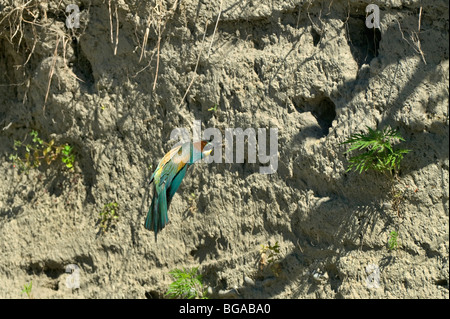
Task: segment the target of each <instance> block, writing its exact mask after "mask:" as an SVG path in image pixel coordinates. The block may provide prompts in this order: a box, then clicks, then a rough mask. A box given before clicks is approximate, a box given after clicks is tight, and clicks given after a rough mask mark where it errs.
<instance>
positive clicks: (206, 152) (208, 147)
mask: <svg viewBox="0 0 450 319" xmlns="http://www.w3.org/2000/svg"><path fill="white" fill-rule="evenodd" d="M213 149H214V147H213V145H212V144H211V143H208V144H206V145H205V147H204V148H203V152H202V153H203V156H204V157H206V156H209V154H211V152H212V150H213Z"/></svg>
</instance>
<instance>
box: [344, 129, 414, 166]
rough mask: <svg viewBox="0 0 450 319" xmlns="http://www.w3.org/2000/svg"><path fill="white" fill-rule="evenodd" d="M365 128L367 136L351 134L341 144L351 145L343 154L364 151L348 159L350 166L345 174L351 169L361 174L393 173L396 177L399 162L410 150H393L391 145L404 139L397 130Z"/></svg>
mask: <svg viewBox="0 0 450 319" xmlns="http://www.w3.org/2000/svg"><path fill="white" fill-rule="evenodd" d="M367 128H368V129H369V132H368V133H367V134H353V135H352V136H351V137H350V138H349V139H348V140H346V141H345V142H343V143H342V144H351V146H350V149H349V150H348V151H347V152H345V153H349V152H352V151H355V150H364V151H365V152H364V153H362V154H359V155H355V156H352V157H351V158H350V159H349V162H350V166H349V167H348V169H347V172H348V171H351V170H352V169H353V170H354V171H359V173H360V174H361V173H362V172H363V171H364V172H365V171H367V170H369V169H372V170H376V171H379V172H383V173H385V172H386V171H388V172H389V173H390V174H392V172H394V174H395V175H396V174H397V173H398V170H399V169H400V162H401V161H402V159H403V157H404V155H405V154H407V153H409V152H410V150H407V149H394V148H393V143H394V142H395V141H404V139H403V138H402V137H401V136H400V135H399V133H398V131H397V130H393V129H391V128H389V127H388V128H386V129H384V130H383V131H380V130H372V129H371V128H370V127H367Z"/></svg>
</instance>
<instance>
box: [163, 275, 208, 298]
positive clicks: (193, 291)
mask: <svg viewBox="0 0 450 319" xmlns="http://www.w3.org/2000/svg"><path fill="white" fill-rule="evenodd" d="M197 271H198V268H196V267H194V268H192V269H189V270H187V269H185V268H183V270H180V269H175V270H172V271H171V272H169V274H171V275H172V276H173V277H174V278H175V281H174V282H173V283H171V284H170V286H169V290H168V291H167V294H166V296H169V298H185V299H196V298H200V299H207V297H206V294H205V290H204V288H203V283H202V276H201V275H197Z"/></svg>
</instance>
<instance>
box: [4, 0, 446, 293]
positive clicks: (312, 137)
mask: <svg viewBox="0 0 450 319" xmlns="http://www.w3.org/2000/svg"><path fill="white" fill-rule="evenodd" d="M374 2H375V4H376V5H377V6H378V7H379V13H380V14H379V18H380V28H379V29H373V28H372V29H370V28H368V27H367V26H366V19H367V16H368V14H370V13H366V11H365V9H366V7H367V6H368V5H369V4H371V2H370V1H331V2H330V1H323V2H321V1H298V0H290V1H268V0H267V1H236V0H223V1H191V0H182V1H175V0H171V1H165V0H152V1H136V0H129V1H128V0H126V1H123V0H122V1H115V0H111V1H108V0H105V1H95V0H92V1H88V0H82V1H65V0H64V1H34V0H31V1H13V2H11V1H4V0H0V75H1V78H0V141H1V143H0V159H1V162H0V175H1V176H2V177H3V181H2V182H1V183H0V251H1V258H0V282H1V283H2V285H1V287H0V297H2V298H17V297H21V296H23V297H26V296H25V295H24V294H21V290H22V288H23V286H24V284H26V283H28V282H30V281H32V283H33V288H32V294H33V296H34V297H35V298H53V297H64V298H121V297H124V298H146V297H147V298H159V297H164V294H165V293H166V292H167V288H168V285H169V284H170V283H171V281H172V280H173V278H172V277H171V276H170V275H169V271H170V270H172V269H174V268H182V267H186V268H190V267H199V270H200V272H201V273H202V274H203V282H204V284H205V286H207V287H209V288H208V291H209V293H210V294H211V297H216V298H217V297H236V298H368V297H379V298H448V293H449V292H448V280H449V274H448V269H449V265H448V258H449V232H448V229H449V224H448V221H449V217H448V211H449V207H448V203H449V190H448V189H449V185H448V182H449V174H448V171H449V170H448V168H449V156H448V155H449V154H448V153H449V149H448V143H449V118H448V96H449V47H448V41H449V36H448V29H449V24H448V14H449V12H448V2H446V1H438V0H435V1H427V2H426V3H423V2H420V1H408V2H407V3H406V4H405V3H402V2H400V1H374ZM11 3H12V4H11ZM70 4H75V5H76V6H77V8H78V10H79V11H73V12H72V13H66V8H67V6H68V5H70ZM69 15H71V16H72V15H76V18H77V19H76V20H79V26H78V27H75V26H73V25H72V28H68V25H67V23H66V17H67V16H69ZM70 21H75V20H70ZM217 21H218V23H217ZM195 120H199V121H201V124H202V130H204V129H206V128H218V129H219V130H220V131H221V132H225V129H226V128H242V129H243V130H246V129H248V128H251V129H255V130H257V129H258V128H266V129H269V128H276V129H278V136H277V146H278V165H277V170H276V172H275V173H273V174H261V173H260V167H261V166H264V165H265V164H263V163H261V162H260V161H259V160H258V161H257V163H251V162H250V161H249V160H248V159H247V158H246V159H245V162H244V163H225V162H222V163H211V164H207V163H199V164H196V165H193V166H192V167H191V168H190V170H189V172H188V174H187V176H186V178H185V179H184V181H183V183H182V185H181V187H180V189H179V191H178V193H177V194H176V195H175V197H174V199H173V201H172V204H171V207H170V210H169V218H170V224H169V225H168V226H167V227H166V228H165V229H164V230H163V231H162V232H161V233H160V234H159V236H158V242H155V240H154V234H153V232H150V231H147V230H146V229H144V226H143V224H144V219H145V215H146V212H147V210H148V207H149V204H150V200H151V196H150V195H151V193H150V191H149V190H150V186H149V185H148V181H149V177H150V175H151V173H152V169H154V168H155V167H156V165H157V163H158V161H159V159H160V158H162V156H163V155H164V154H165V153H166V152H167V151H168V150H170V148H171V147H172V146H173V145H174V142H175V141H170V134H171V132H172V130H174V129H175V128H181V127H186V128H188V129H189V130H191V126H192V125H193V123H194V121H195ZM367 126H369V127H371V128H373V129H375V128H378V129H382V128H384V127H388V126H390V127H392V128H396V129H398V130H399V133H400V134H401V135H402V136H403V138H404V139H405V141H404V142H402V145H403V146H404V147H405V148H408V149H410V150H411V152H410V153H409V154H407V155H406V156H405V158H404V160H403V161H402V165H401V170H400V172H399V175H398V177H397V178H395V179H392V178H390V177H389V176H386V175H384V174H382V173H379V172H373V171H367V172H365V173H362V174H358V173H355V172H346V170H347V167H348V157H349V156H348V155H346V154H345V151H346V150H347V149H348V146H347V145H342V144H341V143H342V142H344V141H345V140H346V139H348V138H349V137H350V135H351V134H354V133H359V132H364V131H366V127H367ZM32 130H34V131H36V132H38V134H39V137H40V138H41V139H42V140H44V141H50V140H52V139H53V140H54V141H55V145H56V144H57V145H63V144H66V143H67V144H68V145H71V146H72V147H73V152H74V154H75V165H74V166H75V167H74V169H72V170H68V169H67V168H66V167H65V166H64V165H62V164H61V163H58V162H57V161H55V162H52V163H51V164H49V165H46V164H43V165H42V166H41V167H39V168H32V169H30V171H29V172H28V173H22V174H19V170H18V167H13V163H12V161H11V160H10V159H9V157H10V155H11V154H15V153H17V152H16V151H15V150H14V141H16V140H17V141H24V140H25V139H26V138H27V139H29V133H30V131H32ZM224 136H225V135H224ZM18 155H19V156H25V153H24V151H23V150H22V153H20V154H18ZM107 203H117V204H118V216H119V218H118V220H116V221H115V224H114V225H113V226H111V227H110V229H109V231H108V232H106V233H103V232H102V231H101V230H99V226H100V225H101V224H102V222H101V217H100V212H101V211H102V209H103V207H104V205H106V204H107ZM392 231H395V232H397V234H398V239H397V247H396V248H394V249H391V248H392V247H390V245H389V241H390V239H392V236H391V233H392ZM275 243H278V244H279V246H280V249H279V252H278V253H275V256H274V261H273V262H272V263H270V262H269V260H268V259H267V253H268V252H267V251H266V252H263V253H261V246H262V245H264V246H266V247H267V246H269V245H270V246H274V245H275ZM69 265H75V266H69ZM67 267H69V268H70V267H72V270H73V269H74V268H73V267H76V269H77V273H76V274H77V276H78V278H79V283H80V285H79V288H77V287H75V286H74V285H71V284H69V281H68V279H70V278H73V276H74V274H75V273H72V274H69V273H68V272H66V268H67ZM68 271H69V270H68Z"/></svg>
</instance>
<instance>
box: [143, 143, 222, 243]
mask: <svg viewBox="0 0 450 319" xmlns="http://www.w3.org/2000/svg"><path fill="white" fill-rule="evenodd" d="M211 145H212V144H211V143H210V142H209V141H206V140H200V141H197V142H185V143H183V144H181V145H178V146H176V147H174V148H172V149H171V150H170V151H169V152H167V153H166V154H165V155H164V157H163V158H162V159H161V161H160V162H159V164H158V166H157V167H156V169H155V171H154V172H153V174H152V176H151V177H150V182H149V185H150V184H151V183H152V182H153V198H152V203H151V205H150V209H149V211H148V213H147V217H146V219H145V223H144V227H145V228H146V229H148V230H150V231H154V232H155V241H157V236H158V232H160V231H161V230H162V229H163V228H164V227H165V226H166V225H167V224H168V222H169V217H168V213H167V211H168V210H169V206H170V202H171V201H172V198H173V196H174V195H175V193H176V192H177V190H178V187H180V184H181V181H182V180H183V178H184V176H185V175H186V171H187V169H188V168H189V166H190V165H192V164H194V163H195V162H197V161H198V160H201V159H203V158H206V157H207V156H208V155H210V153H211V151H212V150H213V148H212V147H210V146H211Z"/></svg>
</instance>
